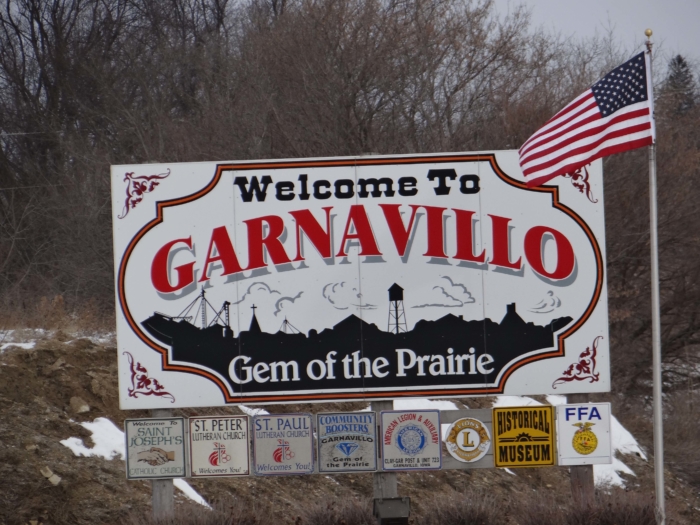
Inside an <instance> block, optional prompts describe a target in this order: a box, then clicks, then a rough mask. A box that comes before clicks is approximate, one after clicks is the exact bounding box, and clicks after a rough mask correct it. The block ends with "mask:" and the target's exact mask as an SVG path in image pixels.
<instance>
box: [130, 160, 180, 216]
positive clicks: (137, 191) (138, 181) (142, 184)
mask: <svg viewBox="0 0 700 525" xmlns="http://www.w3.org/2000/svg"><path fill="white" fill-rule="evenodd" d="M168 175H170V169H168V171H167V173H159V174H157V175H141V176H140V177H134V172H133V171H132V172H129V173H127V174H125V175H124V181H126V182H127V185H126V201H125V202H124V211H123V212H122V214H121V215H119V218H120V219H123V218H124V217H126V215H127V214H128V213H129V210H131V209H133V208H136V205H137V204H138V203H139V202H141V201H142V200H143V196H144V194H146V193H151V192H152V191H153V190H154V189H155V188H156V186H158V185H159V184H160V183H159V182H158V181H159V180H161V179H164V178H166V177H167V176H168Z"/></svg>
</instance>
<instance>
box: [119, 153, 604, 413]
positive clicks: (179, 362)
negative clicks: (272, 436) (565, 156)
mask: <svg viewBox="0 0 700 525" xmlns="http://www.w3.org/2000/svg"><path fill="white" fill-rule="evenodd" d="M517 159H518V157H517V153H516V152H514V151H505V152H492V153H460V154H442V155H423V156H396V157H358V158H331V159H305V160H289V161H256V162H227V163H218V164H216V163H196V164H194V163H193V164H162V165H159V164H148V165H137V166H114V167H113V168H112V190H113V210H114V220H113V222H114V253H115V258H116V260H115V268H116V290H117V329H118V345H119V352H120V353H119V385H120V389H119V390H120V402H121V407H122V408H124V409H137V408H157V407H165V406H168V407H177V406H181V407H185V406H190V407H191V406H216V405H226V404H235V403H248V402H250V403H279V402H312V401H322V400H334V401H338V400H353V399H367V398H368V397H371V398H373V399H377V398H379V399H381V398H387V399H390V398H396V397H400V396H412V397H416V396H422V397H442V398H444V397H449V396H465V395H476V394H546V393H561V394H566V393H571V392H600V391H608V390H609V388H610V377H609V366H608V362H609V358H608V325H607V291H606V284H605V265H604V261H605V254H604V247H605V242H604V235H603V233H604V221H603V195H602V167H601V166H602V164H601V162H600V161H597V162H595V163H594V164H593V165H592V166H589V167H588V168H587V170H585V171H584V173H583V174H582V173H578V174H572V176H571V177H568V178H565V177H559V178H558V179H555V180H554V181H552V182H551V184H549V185H547V186H545V187H540V188H527V187H526V185H525V184H524V183H523V182H522V175H521V172H520V169H519V167H518V163H517Z"/></svg>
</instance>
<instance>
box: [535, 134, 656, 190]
mask: <svg viewBox="0 0 700 525" xmlns="http://www.w3.org/2000/svg"><path fill="white" fill-rule="evenodd" d="M653 143H654V139H653V137H652V136H651V133H649V134H648V136H646V137H643V138H639V139H635V140H631V141H624V142H622V143H620V144H613V145H611V146H609V147H606V148H603V149H601V150H600V151H598V152H597V153H595V154H594V155H593V156H591V157H590V158H589V160H588V162H593V161H594V160H596V159H600V158H602V157H607V156H608V155H613V154H614V153H622V152H623V151H629V150H632V149H637V148H643V147H644V146H651V145H652V144H653ZM588 162H586V164H588ZM584 165H585V164H584ZM581 166H582V164H581V163H580V162H578V163H577V162H572V163H571V164H569V165H568V166H566V167H564V168H562V169H560V170H558V171H557V172H555V173H552V174H549V175H545V176H542V177H537V178H534V179H530V180H528V181H527V186H528V188H532V187H535V186H540V185H542V184H544V183H545V182H547V181H549V180H551V179H553V178H554V177H558V176H559V175H566V174H567V173H571V172H573V171H576V170H577V169H578V168H580V167H581Z"/></svg>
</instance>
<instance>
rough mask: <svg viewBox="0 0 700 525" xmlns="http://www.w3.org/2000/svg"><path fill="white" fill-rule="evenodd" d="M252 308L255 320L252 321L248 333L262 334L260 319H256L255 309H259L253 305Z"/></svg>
mask: <svg viewBox="0 0 700 525" xmlns="http://www.w3.org/2000/svg"><path fill="white" fill-rule="evenodd" d="M250 308H251V310H253V318H252V319H251V320H250V328H249V329H248V332H250V333H252V334H260V333H262V330H261V329H260V324H259V323H258V318H257V317H255V309H256V308H257V306H255V305H253V306H251V307H250Z"/></svg>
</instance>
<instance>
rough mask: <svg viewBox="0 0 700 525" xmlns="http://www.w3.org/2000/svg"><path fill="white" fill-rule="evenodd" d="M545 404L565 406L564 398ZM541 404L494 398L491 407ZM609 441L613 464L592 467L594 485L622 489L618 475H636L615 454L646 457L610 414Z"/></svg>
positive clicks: (526, 399) (521, 398)
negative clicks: (612, 486)
mask: <svg viewBox="0 0 700 525" xmlns="http://www.w3.org/2000/svg"><path fill="white" fill-rule="evenodd" d="M547 402H548V403H550V404H551V405H554V406H557V405H564V404H566V396H559V395H549V396H547ZM541 404H542V403H540V402H538V401H535V400H534V399H532V398H530V397H527V396H499V397H497V398H496V401H495V402H494V403H493V406H494V407H510V406H537V405H541ZM610 439H611V441H612V451H613V462H612V464H611V465H593V477H594V479H595V484H596V485H598V486H601V485H603V486H604V485H614V486H617V487H624V486H625V481H624V480H623V479H622V478H621V477H620V475H619V474H618V473H619V472H621V473H623V474H628V475H630V476H636V474H635V473H634V471H633V470H632V469H631V468H629V467H628V466H627V465H625V463H623V462H622V461H620V460H619V459H617V458H616V457H615V453H616V452H619V453H620V454H632V455H638V456H639V457H641V458H642V459H644V460H645V461H646V460H647V455H646V454H645V453H644V450H642V448H641V447H640V446H639V443H637V440H636V439H634V436H633V435H632V434H631V433H630V432H629V431H628V430H627V429H626V428H625V427H623V426H622V424H621V423H620V422H619V421H618V419H617V418H616V417H615V416H613V415H612V414H611V415H610Z"/></svg>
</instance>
